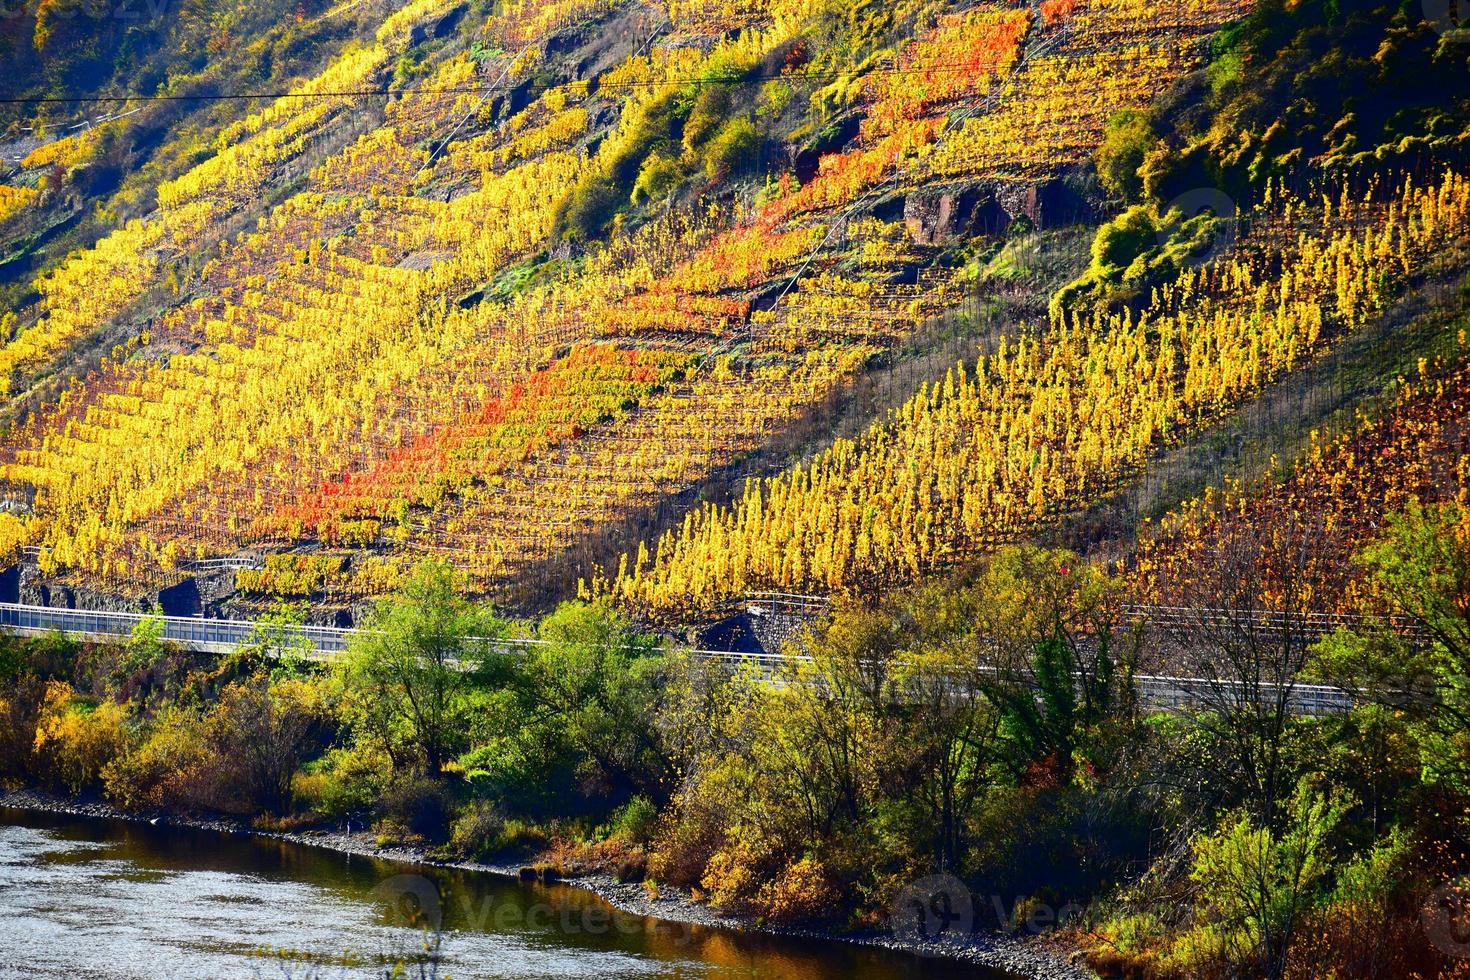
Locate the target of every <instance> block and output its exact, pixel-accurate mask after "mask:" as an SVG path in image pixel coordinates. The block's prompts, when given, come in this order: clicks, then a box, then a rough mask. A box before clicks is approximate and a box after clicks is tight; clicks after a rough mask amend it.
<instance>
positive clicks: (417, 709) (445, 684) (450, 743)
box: [343, 562, 507, 775]
mask: <svg viewBox="0 0 1470 980" xmlns="http://www.w3.org/2000/svg"><path fill="white" fill-rule="evenodd" d="M506 633H507V629H506V626H505V624H504V623H503V622H502V621H501V620H499V619H498V618H496V616H495V615H494V614H493V612H492V611H491V610H490V609H489V608H488V607H486V606H483V605H479V604H477V603H474V602H470V601H468V600H467V599H465V598H464V597H462V596H461V595H460V594H459V593H458V591H457V590H456V585H455V576H454V571H453V569H452V568H450V567H449V566H448V565H446V564H442V563H438V562H428V563H425V564H423V565H420V566H419V567H418V568H416V569H415V570H414V571H413V573H412V574H411V575H409V577H408V579H407V581H406V582H405V583H404V584H403V586H402V588H401V590H400V591H399V593H398V594H397V595H395V596H392V597H390V598H388V599H385V600H383V601H382V602H380V603H379V604H378V606H377V607H376V608H375V609H374V611H373V614H372V615H371V617H370V618H369V620H368V623H367V624H366V628H365V629H364V630H363V631H362V633H360V634H359V635H358V638H357V639H356V640H355V641H354V643H353V646H352V649H351V650H350V651H349V653H348V656H347V661H346V663H345V665H344V670H343V684H344V688H345V703H346V705H347V708H348V710H349V712H350V714H351V717H352V720H353V722H354V724H355V725H356V726H357V727H358V728H359V729H360V730H361V731H362V732H363V733H364V734H367V735H369V736H370V737H372V738H374V739H376V740H377V741H378V742H379V743H380V744H381V745H382V747H383V749H384V751H386V752H387V753H388V756H389V758H391V759H392V761H393V766H394V768H395V769H400V770H401V769H407V768H411V767H414V766H418V767H421V768H422V769H423V770H424V771H426V772H427V773H428V774H431V775H433V774H437V773H438V772H440V770H441V769H442V768H443V767H444V764H445V763H446V762H448V761H450V760H452V759H454V758H455V757H456V756H457V755H459V753H461V752H463V751H464V749H465V748H466V747H467V746H466V736H467V733H468V732H469V729H470V725H471V721H472V714H473V708H474V700H475V699H474V694H475V692H476V690H477V688H478V686H479V684H480V683H481V682H482V681H484V680H486V679H487V676H488V675H490V674H493V673H494V672H495V671H496V670H497V668H498V667H500V664H499V663H498V661H499V657H498V655H497V654H496V653H495V641H496V640H497V639H500V638H502V637H504V636H505V635H506Z"/></svg>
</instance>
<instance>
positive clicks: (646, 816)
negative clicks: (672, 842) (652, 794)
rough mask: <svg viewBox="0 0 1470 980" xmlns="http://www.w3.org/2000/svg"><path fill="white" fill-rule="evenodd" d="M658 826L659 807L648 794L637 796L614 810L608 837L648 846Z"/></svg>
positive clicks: (637, 845) (638, 845) (635, 844)
mask: <svg viewBox="0 0 1470 980" xmlns="http://www.w3.org/2000/svg"><path fill="white" fill-rule="evenodd" d="M657 826H658V808H657V807H655V806H654V805H653V802H652V801H651V800H649V799H648V797H646V796H635V797H633V798H632V799H631V800H629V801H628V802H627V803H625V804H623V805H622V806H620V807H618V809H616V810H614V811H613V815H612V819H611V820H610V821H609V826H608V837H609V838H610V839H613V840H618V841H622V842H623V843H626V844H631V845H634V846H636V847H647V846H648V845H649V844H650V843H652V841H653V835H654V832H655V830H656V829H657Z"/></svg>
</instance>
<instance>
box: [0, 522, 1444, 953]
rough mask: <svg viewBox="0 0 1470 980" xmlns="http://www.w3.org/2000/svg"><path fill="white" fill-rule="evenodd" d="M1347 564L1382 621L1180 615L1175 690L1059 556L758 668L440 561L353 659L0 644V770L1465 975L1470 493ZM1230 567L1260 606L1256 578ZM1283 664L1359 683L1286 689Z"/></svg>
mask: <svg viewBox="0 0 1470 980" xmlns="http://www.w3.org/2000/svg"><path fill="white" fill-rule="evenodd" d="M1291 537H1292V535H1291V534H1290V533H1286V532H1283V533H1281V534H1276V535H1271V536H1262V537H1258V538H1254V539H1251V540H1250V541H1244V542H1242V543H1238V546H1237V547H1236V548H1234V549H1233V550H1232V549H1225V550H1226V551H1230V552H1231V555H1232V557H1231V561H1233V562H1236V563H1237V564H1228V563H1226V564H1220V565H1219V566H1218V567H1217V568H1216V569H1215V571H1217V572H1218V571H1221V570H1225V569H1233V570H1234V571H1235V572H1237V573H1238V572H1239V570H1240V569H1241V568H1242V567H1245V566H1241V565H1239V564H1238V562H1239V561H1241V560H1242V556H1244V560H1247V561H1248V562H1249V563H1250V567H1259V568H1264V567H1267V566H1268V565H1269V562H1270V560H1271V559H1272V557H1273V556H1274V552H1273V551H1272V549H1276V550H1280V549H1283V548H1287V549H1289V548H1290V547H1291V546H1292V545H1291V543H1290V541H1289V540H1288V539H1290V538H1291ZM1283 541H1285V542H1286V543H1283ZM1275 557H1279V556H1275ZM1358 561H1359V565H1358V568H1359V571H1360V574H1361V575H1362V577H1363V581H1364V584H1363V585H1362V587H1361V591H1362V592H1363V594H1364V595H1365V596H1371V597H1372V600H1373V603H1374V605H1373V607H1372V608H1374V609H1376V610H1377V611H1378V612H1379V613H1381V614H1382V615H1379V616H1372V617H1366V618H1363V619H1361V620H1359V621H1357V622H1358V625H1357V626H1356V627H1355V628H1354V629H1353V630H1352V631H1338V632H1335V633H1331V634H1329V635H1327V636H1326V637H1325V638H1317V637H1314V636H1312V635H1310V634H1308V633H1307V632H1305V631H1299V630H1293V629H1282V630H1278V631H1276V632H1274V633H1269V634H1261V633H1260V632H1258V631H1254V632H1253V628H1252V627H1249V626H1245V625H1242V626H1240V627H1239V628H1236V627H1233V626H1232V627H1226V628H1219V629H1216V630H1215V632H1213V633H1208V634H1202V633H1199V632H1195V633H1192V634H1191V635H1192V636H1193V637H1194V641H1193V642H1194V651H1193V657H1194V659H1193V661H1192V663H1193V664H1194V669H1195V670H1196V671H1197V672H1199V673H1200V674H1201V676H1215V677H1217V678H1220V679H1221V680H1222V681H1225V682H1231V683H1233V684H1234V685H1235V686H1233V687H1228V688H1227V687H1221V688H1218V689H1216V692H1215V693H1214V694H1211V693H1205V694H1203V695H1201V696H1200V697H1199V698H1198V699H1197V700H1196V703H1194V704H1193V705H1192V706H1189V707H1186V708H1183V709H1176V710H1169V711H1164V710H1160V705H1159V704H1158V694H1157V691H1156V689H1153V688H1149V687H1148V686H1146V685H1145V684H1144V683H1143V681H1144V680H1145V679H1147V677H1149V676H1150V675H1148V673H1147V671H1148V670H1149V669H1151V668H1150V666H1149V665H1150V663H1151V658H1153V657H1155V656H1156V655H1157V653H1158V650H1157V644H1158V643H1159V642H1161V641H1160V640H1159V638H1158V632H1157V631H1156V630H1153V629H1147V630H1146V629H1144V628H1143V627H1142V625H1141V624H1140V623H1139V621H1138V620H1137V618H1136V616H1135V615H1134V613H1132V612H1131V611H1130V610H1131V609H1132V607H1129V606H1127V605H1125V602H1124V599H1125V595H1126V591H1125V589H1124V587H1123V583H1122V582H1121V581H1120V579H1119V578H1118V577H1116V576H1112V575H1109V574H1108V573H1107V571H1106V570H1105V569H1104V568H1103V567H1101V566H1099V565H1096V564H1091V563H1088V562H1086V561H1083V560H1080V559H1078V558H1077V556H1075V555H1072V554H1070V553H1067V552H1065V551H1061V550H1055V549H1047V548H1040V547H1030V546H1028V547H1022V548H1015V549H1010V550H1006V551H1003V552H1001V553H999V554H998V555H996V556H994V557H993V558H991V559H989V560H987V561H985V562H982V563H980V564H978V565H975V566H973V567H970V568H967V569H965V570H963V571H961V572H957V573H955V574H954V575H953V576H951V577H950V578H948V579H946V580H943V581H939V582H935V583H933V584H930V585H927V586H925V587H922V588H917V589H913V590H909V591H904V592H899V593H894V594H892V595H890V596H889V597H888V598H886V599H883V600H882V601H878V602H874V603H866V604H865V603H859V602H852V603H848V604H845V605H839V606H838V607H837V608H835V609H834V611H833V612H832V613H831V614H830V616H829V617H828V618H826V619H825V620H824V621H822V622H820V623H819V624H818V625H816V626H815V627H813V628H812V630H811V631H810V632H809V633H807V634H805V636H804V638H801V639H798V640H797V641H795V643H794V645H793V646H792V647H790V648H788V652H789V653H792V654H800V658H799V659H793V660H791V661H789V662H787V663H785V664H783V665H781V666H778V667H769V668H761V667H753V666H748V667H741V666H734V667H732V666H730V665H728V664H725V663H722V662H718V661H714V660H711V659H707V658H704V657H701V656H699V655H697V654H695V653H692V652H690V651H686V650H682V649H679V648H677V647H669V646H665V645H662V644H661V643H659V642H658V641H656V640H655V639H654V638H651V637H648V636H644V635H641V634H640V633H638V632H637V630H635V629H634V628H633V625H632V624H631V623H630V622H629V621H628V620H626V619H625V618H624V617H623V616H622V615H621V614H619V613H618V612H616V611H614V610H613V609H611V608H610V607H608V606H606V605H598V604H594V605H589V604H577V603H569V604H566V605H563V606H562V607H560V608H559V609H557V610H556V611H555V612H553V613H551V614H550V615H548V616H547V617H545V618H544V619H542V620H541V621H540V622H539V623H536V624H534V627H528V626H527V624H521V623H511V622H508V621H505V620H503V619H501V618H499V617H498V616H497V615H496V614H495V612H494V611H493V610H491V609H490V608H488V607H486V606H484V605H481V604H478V603H475V602H472V601H469V600H467V599H465V598H463V597H462V596H461V595H460V594H459V593H458V591H457V590H456V578H455V574H454V572H453V571H452V570H451V569H449V568H448V567H447V566H442V565H434V564H429V565H423V566H420V567H419V568H418V569H417V570H415V572H414V573H413V574H412V576H411V577H410V578H409V580H408V581H407V582H406V583H405V584H404V586H403V588H402V591H401V592H400V593H399V594H398V595H396V596H394V597H392V598H390V599H387V600H384V601H383V602H382V603H381V604H380V606H379V607H378V610H377V612H376V614H375V619H374V627H375V630H376V632H373V633H368V634H365V635H364V637H363V638H362V639H361V640H360V641H359V642H358V643H357V644H356V645H355V646H354V647H353V649H352V650H351V652H350V654H349V655H348V656H347V657H346V658H345V659H344V660H343V661H342V662H340V663H336V664H330V665H323V664H317V663H313V662H311V661H308V660H306V659H304V658H303V657H302V656H301V655H300V652H299V651H296V650H293V649H292V648H291V647H290V645H289V644H283V643H282V642H281V641H280V634H279V633H278V634H276V635H272V633H271V631H270V630H269V629H264V630H262V633H261V636H260V639H259V642H258V643H253V644H250V645H247V646H245V647H242V648H241V649H239V650H237V651H235V652H233V653H231V654H229V655H225V656H220V657H207V656H199V655H192V654H187V653H184V652H182V651H180V650H177V649H174V648H172V647H170V646H169V645H168V644H166V643H163V642H161V641H160V640H159V638H158V633H157V631H156V630H151V629H148V628H140V630H139V631H138V632H137V634H136V635H135V636H134V637H133V639H132V640H131V641H130V642H129V643H127V644H126V645H123V646H98V645H91V644H77V643H74V642H71V641H68V640H64V639H62V638H60V637H50V638H42V639H36V640H26V641H21V640H10V641H7V643H6V645H5V647H4V651H3V658H0V664H3V666H0V670H3V672H4V675H5V686H4V691H5V694H4V696H3V701H0V764H3V766H4V773H3V775H4V778H5V779H7V780H9V781H14V782H19V783H27V784H33V785H39V786H45V787H48V788H50V789H52V790H57V791H62V792H68V793H80V794H100V795H102V796H103V797H105V798H107V799H108V800H110V801H111V802H113V803H115V804H116V805H119V806H122V807H125V808H129V809H135V810H144V811H148V810H156V809H164V810H170V811H185V812H191V813H209V812H223V813H228V814H235V815H240V816H244V817H248V818H252V819H254V820H255V821H256V822H257V824H258V825H260V826H262V827H267V828H305V827H311V826H320V827H328V828H338V827H340V826H341V825H342V824H343V823H344V822H346V821H352V822H354V823H356V824H358V825H362V824H364V823H366V824H370V825H371V826H373V827H374V828H375V831H376V832H377V833H378V834H379V835H380V836H381V837H382V838H383V839H384V840H385V842H386V841H392V842H395V843H412V844H416V845H419V846H422V847H424V848H426V849H429V850H431V851H432V852H434V853H436V854H439V855H441V856H444V857H454V858H459V859H478V860H488V861H495V862H527V863H529V862H544V863H549V864H550V865H552V866H555V867H557V868H559V870H560V872H561V873H564V874H575V873H577V872H578V871H579V870H587V869H590V868H600V869H605V870H608V871H611V872H612V873H614V874H615V875H617V876H618V877H619V878H621V879H623V880H634V881H640V880H641V881H647V882H648V883H649V887H651V888H659V889H679V890H681V891H684V892H686V893H687V894H689V895H690V896H691V897H692V898H693V899H695V900H697V901H705V902H708V903H710V904H711V905H712V906H714V907H717V908H718V909H720V910H722V911H724V912H726V913H732V914H739V915H744V916H748V917H750V918H752V919H754V920H758V921H761V922H764V923H766V924H768V925H773V926H811V925H817V926H823V927H828V928H835V929H838V930H849V929H859V930H866V929H882V928H886V927H887V925H888V923H889V916H890V913H891V912H892V911H893V903H894V901H895V897H896V896H897V895H899V894H900V892H901V891H902V890H903V888H904V887H905V886H906V885H908V884H909V883H911V882H913V881H916V880H919V879H924V878H926V877H928V876H932V875H935V874H948V875H952V876H953V877H954V878H955V879H956V880H957V881H958V882H961V883H962V885H959V886H958V887H960V888H963V889H964V891H965V892H967V893H968V896H969V898H970V903H969V905H968V906H967V907H969V908H972V909H973V913H974V921H975V924H976V926H977V927H980V928H986V927H988V928H1005V929H1022V930H1025V929H1034V930H1040V929H1049V928H1058V927H1060V928H1065V929H1067V930H1069V931H1070V933H1071V934H1072V936H1073V937H1074V938H1075V939H1076V940H1078V941H1079V942H1081V943H1082V944H1083V945H1084V946H1085V947H1086V948H1087V949H1088V951H1089V953H1090V955H1091V957H1092V959H1093V962H1094V963H1095V964H1096V965H1097V966H1099V967H1102V968H1105V969H1107V970H1111V971H1117V972H1121V973H1126V974H1128V975H1136V976H1184V975H1190V976H1201V975H1217V976H1230V975H1243V974H1244V975H1270V976H1309V975H1310V976H1324V975H1329V974H1330V975H1337V976H1345V977H1346V976H1366V975H1374V976H1410V975H1434V974H1435V973H1436V972H1437V971H1439V972H1441V973H1442V975H1455V974H1453V973H1452V972H1450V971H1449V967H1451V966H1453V965H1455V964H1457V963H1458V964H1459V965H1460V966H1461V967H1463V965H1464V963H1465V961H1464V960H1463V959H1461V960H1457V959H1456V957H1458V956H1460V955H1461V954H1462V953H1463V952H1465V950H1464V949H1463V948H1461V947H1460V946H1457V945H1455V940H1454V937H1455V936H1456V935H1457V934H1456V933H1455V932H1454V928H1453V922H1452V919H1451V918H1450V915H1451V913H1452V912H1453V911H1454V910H1455V909H1456V908H1458V909H1459V910H1461V911H1463V902H1462V901H1461V904H1459V905H1458V906H1457V905H1456V904H1455V903H1456V901H1460V900H1459V899H1458V898H1457V896H1459V895H1461V894H1462V892H1460V891H1458V889H1462V888H1463V886H1464V883H1465V878H1464V877H1463V876H1464V875H1465V873H1466V872H1467V870H1470V848H1467V840H1470V735H1467V725H1466V718H1467V713H1470V702H1467V701H1466V697H1467V695H1466V691H1467V690H1470V601H1467V599H1470V512H1467V511H1466V510H1465V509H1464V508H1463V507H1461V506H1459V505H1455V504H1446V505H1439V506H1423V507H1421V506H1418V505H1414V506H1410V507H1409V508H1408V509H1406V510H1405V511H1404V512H1403V513H1402V514H1400V515H1398V516H1396V517H1394V519H1393V520H1392V521H1391V522H1390V523H1389V525H1388V526H1387V528H1386V529H1385V530H1384V531H1383V533H1382V534H1381V535H1380V536H1379V537H1378V538H1377V539H1376V540H1375V541H1374V542H1373V543H1372V544H1371V545H1369V546H1368V547H1366V548H1365V549H1364V550H1363V551H1362V552H1361V555H1360V556H1359V559H1358ZM1201 574H1202V576H1203V577H1204V578H1203V579H1202V580H1204V579H1208V575H1207V574H1205V572H1203V571H1202V572H1201ZM1215 587H1216V589H1217V591H1216V593H1215V596H1216V601H1217V602H1218V603H1219V604H1221V605H1224V606H1232V607H1234V606H1236V605H1238V607H1239V608H1253V607H1259V602H1260V600H1261V596H1262V593H1261V592H1260V591H1259V590H1260V589H1263V588H1268V587H1270V586H1267V585H1264V584H1263V582H1262V580H1255V579H1252V577H1251V576H1249V575H1240V574H1231V575H1230V576H1228V578H1227V577H1225V576H1221V577H1219V578H1218V579H1217V580H1216V581H1215ZM1279 599H1280V595H1279V593H1278V600H1279ZM1298 661H1300V666H1301V667H1302V668H1303V669H1304V671H1305V673H1307V674H1309V675H1310V674H1316V675H1317V676H1319V677H1321V678H1325V679H1331V680H1334V681H1336V682H1337V683H1340V684H1342V685H1344V686H1348V687H1351V688H1353V689H1355V690H1359V691H1361V692H1362V695H1361V699H1360V701H1359V703H1358V704H1357V706H1356V707H1354V708H1353V710H1351V711H1350V712H1346V713H1336V714H1327V715H1312V714H1309V713H1303V712H1301V711H1298V710H1296V708H1295V704H1296V703H1297V702H1296V701H1295V700H1294V697H1295V696H1294V695H1292V694H1290V689H1291V688H1290V686H1291V684H1292V683H1293V682H1292V681H1291V680H1290V676H1291V675H1290V674H1286V675H1283V674H1282V671H1283V670H1286V669H1287V668H1291V669H1292V670H1293V671H1294V670H1295V668H1296V666H1298ZM1277 679H1283V680H1285V682H1286V684H1287V690H1288V694H1287V695H1286V696H1283V697H1281V698H1276V697H1274V694H1275V693H1279V692H1278V689H1277V688H1275V687H1273V686H1272V684H1273V683H1274V682H1275V681H1276V680H1277ZM1227 689H1228V690H1229V691H1230V692H1232V693H1230V694H1228V695H1221V694H1219V691H1220V690H1227ZM1242 691H1244V692H1246V693H1244V694H1243V693H1241V692H1242ZM946 887H949V888H954V887H956V886H949V885H947V886H946Z"/></svg>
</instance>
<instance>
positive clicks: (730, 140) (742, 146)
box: [704, 118, 761, 180]
mask: <svg viewBox="0 0 1470 980" xmlns="http://www.w3.org/2000/svg"><path fill="white" fill-rule="evenodd" d="M760 145H761V138H760V134H759V133H757V132H756V129H755V126H754V125H753V124H752V123H751V121H750V120H749V119H744V118H739V119H731V120H730V121H729V122H727V123H725V125H724V126H722V127H720V131H719V132H718V133H716V134H715V136H714V138H713V139H711V140H710V141H709V145H708V146H706V147H705V150H704V173H705V176H707V177H709V179H711V180H715V179H716V178H719V177H723V176H728V175H729V174H732V173H735V172H736V171H740V170H745V169H748V168H749V166H750V165H751V163H753V162H754V160H755V156H756V153H757V151H759V149H760Z"/></svg>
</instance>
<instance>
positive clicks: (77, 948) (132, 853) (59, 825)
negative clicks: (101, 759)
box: [0, 809, 1004, 980]
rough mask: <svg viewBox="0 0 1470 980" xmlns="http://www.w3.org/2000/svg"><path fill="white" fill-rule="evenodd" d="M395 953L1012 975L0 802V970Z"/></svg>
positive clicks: (865, 978)
mask: <svg viewBox="0 0 1470 980" xmlns="http://www.w3.org/2000/svg"><path fill="white" fill-rule="evenodd" d="M426 925H437V926H439V928H437V929H428V928H425V926H426ZM436 937H437V949H436V951H435V952H434V953H433V954H432V955H429V954H425V952H424V949H425V946H426V944H427V945H428V946H430V947H434V946H435V945H436ZM395 963H409V964H416V965H413V966H412V967H411V972H410V973H409V975H410V976H419V975H420V971H421V969H422V972H423V975H426V976H427V975H437V976H439V977H446V976H449V977H497V978H502V977H503V978H511V977H605V976H621V977H681V978H682V977H716V978H729V977H756V976H759V977H781V978H792V980H827V978H832V980H836V978H839V977H841V978H855V980H890V978H891V980H898V978H909V977H912V978H918V977H925V978H929V977H934V978H948V977H972V978H973V977H980V978H985V980H1003V978H1004V975H1003V974H1000V973H996V972H992V971H986V970H979V969H977V968H975V967H972V966H962V965H960V964H957V963H952V962H949V961H944V960H936V959H925V958H921V957H918V956H913V955H908V954H900V953H894V952H890V951H887V950H881V949H875V948H871V947H861V946H855V945H851V944H845V943H839V942H834V941H820V940H805V939H795V938H790V937H778V936H766V935H760V934H752V933H742V932H735V931H731V930H724V929H714V928H708V927H699V926H687V925H683V924H679V923H670V922H662V921H659V920H655V919H650V918H645V917H642V916H634V915H626V914H624V913H621V912H618V911H616V910H614V909H613V908H612V907H611V906H609V905H607V904H606V903H604V902H603V901H602V900H601V899H599V898H597V897H596V896H594V895H592V894H590V893H588V892H586V891H584V890H582V889H578V888H573V887H571V886H568V885H557V884H553V885H543V884H540V883H523V882H517V881H511V880H508V879H504V878H499V877H497V876H494V875H489V874H484V873H477V872H468V871H458V870H453V869H413V868H405V867H404V866H402V865H398V864H393V863H390V862H385V861H379V860H375V859H372V858H366V857H360V856H349V855H344V854H339V853H336V852H333V851H329V850H325V849H321V848H314V847H308V846H304V845H299V844H293V843H288V842H285V841H276V840H268V839H262V838H253V837H249V836H244V835H231V834H224V833H218V832H214V831H204V830H187V829H177V828H165V827H154V826H149V825H147V824H137V823H129V822H124V821H110V820H97V819H78V818H74V817H67V816H60V815H53V814H44V813H36V812H31V811H21V810H13V809H0V976H3V977H12V976H15V977H20V976H24V977H68V978H73V977H75V978H84V977H86V978H109V980H110V978H123V977H128V978H131V977H140V978H141V977H147V978H150V980H151V978H162V977H181V978H183V977H190V978H192V977H277V978H291V980H297V978H308V977H313V978H314V977H321V978H326V977H369V976H382V975H383V974H384V972H385V970H387V969H389V968H391V966H392V965H393V964H395Z"/></svg>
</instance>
